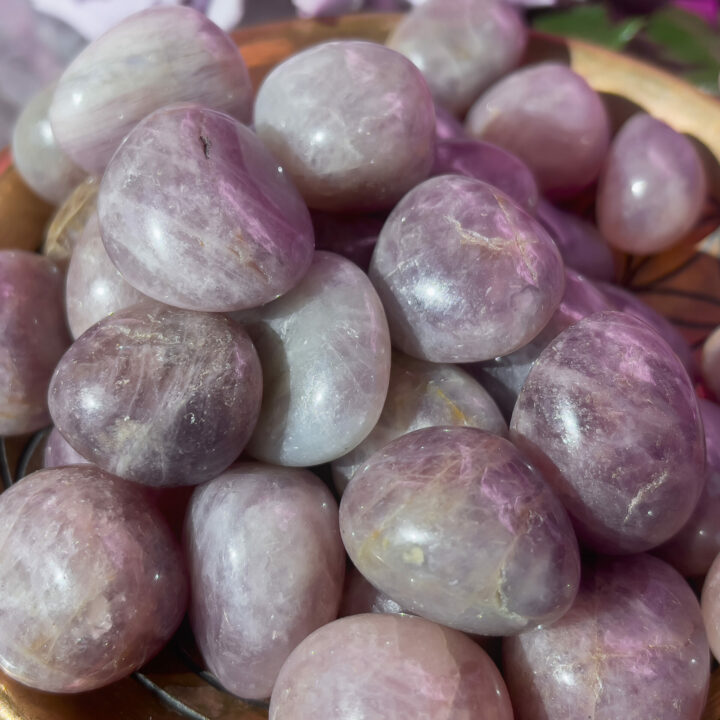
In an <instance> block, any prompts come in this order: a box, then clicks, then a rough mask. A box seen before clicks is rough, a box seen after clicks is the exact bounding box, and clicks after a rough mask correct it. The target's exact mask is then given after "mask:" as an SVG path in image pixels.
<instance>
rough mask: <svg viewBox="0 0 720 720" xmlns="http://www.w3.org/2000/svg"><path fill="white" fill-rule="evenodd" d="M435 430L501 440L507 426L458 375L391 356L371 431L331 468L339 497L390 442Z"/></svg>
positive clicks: (481, 393)
mask: <svg viewBox="0 0 720 720" xmlns="http://www.w3.org/2000/svg"><path fill="white" fill-rule="evenodd" d="M438 425H461V426H468V427H477V428H480V429H481V430H487V431H488V432H491V433H495V434H496V435H507V424H506V423H505V420H504V419H503V417H502V415H501V413H500V410H499V409H498V407H497V405H496V404H495V402H494V400H493V399H492V398H491V397H490V395H488V393H487V391H486V390H485V389H484V388H483V387H482V385H480V384H479V383H478V382H476V381H475V380H473V378H472V377H470V376H469V375H468V374H467V373H465V372H464V371H463V370H461V369H460V368H458V367H455V366H454V365H445V364H438V363H429V362H424V361H423V360H415V359H414V358H411V357H408V356H407V355H402V354H401V353H398V352H395V353H393V356H392V365H391V368H390V385H389V387H388V393H387V398H386V400H385V406H384V407H383V411H382V414H381V415H380V419H379V420H378V422H377V425H375V427H374V428H373V430H372V432H371V433H370V434H369V435H368V436H367V437H366V438H365V439H364V440H363V441H362V442H361V443H360V444H359V445H358V446H357V447H356V448H354V449H353V450H351V451H350V452H349V453H348V454H347V455H344V456H343V457H341V458H338V459H337V460H334V461H333V463H332V474H333V482H334V483H335V487H336V488H337V490H338V492H339V493H340V494H342V493H343V492H344V490H345V488H346V487H347V484H348V483H349V482H350V479H351V478H352V476H353V474H354V473H355V471H356V470H357V469H358V468H359V467H361V466H362V465H363V464H364V463H365V462H366V461H367V460H368V458H369V457H370V456H371V455H372V454H373V453H375V452H376V451H378V450H380V449H381V448H382V447H384V446H385V445H387V444H388V443H389V442H390V441H391V440H394V439H395V438H397V437H400V436H401V435H405V434H406V433H409V432H412V431H413V430H419V429H420V428H424V427H433V426H438Z"/></svg>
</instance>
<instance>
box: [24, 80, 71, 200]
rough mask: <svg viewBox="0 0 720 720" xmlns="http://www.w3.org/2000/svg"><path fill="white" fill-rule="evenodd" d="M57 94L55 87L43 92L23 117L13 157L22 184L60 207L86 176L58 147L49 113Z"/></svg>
mask: <svg viewBox="0 0 720 720" xmlns="http://www.w3.org/2000/svg"><path fill="white" fill-rule="evenodd" d="M54 90H55V86H54V85H51V86H50V87H47V88H45V90H41V91H40V92H39V93H38V94H37V95H35V97H33V98H32V99H31V100H30V102H28V104H27V105H26V106H25V108H24V110H23V111H22V113H20V117H19V118H18V119H17V120H16V122H15V129H14V130H13V137H12V154H13V163H14V164H15V167H16V168H17V171H18V172H19V173H20V175H21V176H22V178H23V180H24V181H25V182H26V183H27V184H28V185H29V186H30V187H31V188H32V189H33V190H34V191H35V192H36V193H37V194H38V195H40V197H41V198H43V199H44V200H47V201H48V202H49V203H52V204H53V205H58V204H59V203H61V202H62V201H63V200H64V199H65V198H66V197H67V195H69V194H70V192H71V191H72V190H73V188H74V187H75V186H76V185H77V184H78V183H79V182H80V181H81V180H82V179H83V177H85V172H84V171H83V170H81V169H80V168H79V167H77V165H75V163H73V162H72V160H70V158H69V157H68V156H67V155H66V154H65V153H64V152H63V151H62V150H61V149H60V148H59V147H58V144H57V142H56V140H55V135H54V133H53V131H52V128H51V127H50V120H49V119H48V109H49V107H50V101H51V100H52V96H53V92H54Z"/></svg>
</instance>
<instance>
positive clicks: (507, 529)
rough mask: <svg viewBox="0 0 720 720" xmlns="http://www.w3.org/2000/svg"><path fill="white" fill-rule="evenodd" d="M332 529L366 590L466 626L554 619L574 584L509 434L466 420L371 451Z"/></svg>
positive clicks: (564, 538) (509, 628)
mask: <svg viewBox="0 0 720 720" xmlns="http://www.w3.org/2000/svg"><path fill="white" fill-rule="evenodd" d="M528 518H532V522H528ZM340 531H341V533H342V537H343V542H344V543H345V547H346V549H347V551H348V554H349V555H350V559H351V560H352V561H353V563H354V564H355V566H356V567H357V568H358V570H360V572H361V573H362V574H363V575H364V576H365V577H366V578H367V579H368V580H369V581H370V582H371V583H372V584H373V585H374V586H375V587H377V588H378V589H380V590H382V591H383V592H384V593H387V595H389V596H390V597H391V598H393V600H395V601H396V602H397V603H399V604H400V605H401V606H402V607H403V608H405V609H406V610H407V611H408V612H413V613H416V614H418V615H422V616H423V617H426V618H428V619H430V620H434V621H435V622H439V623H442V624H443V625H447V626H449V627H454V628H457V629H458V630H464V631H465V632H470V633H478V634H482V635H509V634H512V633H516V632H521V631H522V630H525V629H527V628H529V627H533V626H535V625H537V624H539V623H550V622H553V621H554V620H557V618H559V617H561V616H562V614H563V613H564V612H565V611H566V610H567V609H568V608H569V607H570V604H571V603H572V601H573V598H574V597H575V593H576V591H577V587H578V582H579V576H580V559H579V554H578V547H577V541H576V539H575V534H574V533H573V530H572V527H571V525H570V521H569V519H568V517H567V515H566V514H565V511H564V509H563V507H562V505H561V504H560V502H559V500H558V499H557V498H556V497H555V495H554V494H553V493H552V491H551V490H550V489H549V487H548V485H547V484H546V483H545V481H544V479H543V478H542V476H541V475H540V474H539V473H538V472H537V471H536V470H535V469H534V468H533V467H532V466H531V465H530V464H529V463H528V462H527V460H526V459H525V457H524V456H523V455H522V454H521V453H520V452H519V451H518V450H517V449H516V448H515V447H514V446H513V445H512V444H511V443H510V442H508V441H507V440H505V439H504V438H501V437H499V436H497V435H492V434H490V433H488V432H485V431H483V430H478V429H476V428H463V427H450V428H425V429H423V430H416V431H415V432H413V433H410V434H408V435H403V436H402V437H400V438H398V439H397V440H393V441H392V442H391V443H389V444H388V445H386V446H385V447H384V448H383V449H382V450H380V451H378V452H377V453H375V455H373V456H372V457H371V458H370V459H369V460H368V461H367V462H366V463H365V464H364V465H363V466H362V467H361V468H360V469H359V470H358V471H357V472H356V473H355V475H354V476H353V479H352V481H351V482H350V484H349V485H348V487H347V489H346V490H345V494H344V495H343V497H342V501H341V503H340ZM468 548H472V551H470V552H469V551H468Z"/></svg>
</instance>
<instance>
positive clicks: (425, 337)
mask: <svg viewBox="0 0 720 720" xmlns="http://www.w3.org/2000/svg"><path fill="white" fill-rule="evenodd" d="M370 279H371V280H372V281H373V284H374V285H375V288H376V289H377V291H378V294H379V295H380V298H381V299H382V301H383V305H384V306H385V312H386V313H387V317H388V323H389V325H390V333H391V336H392V339H393V344H394V345H395V346H396V347H397V348H398V349H400V350H402V351H403V352H405V353H407V354H408V355H412V356H414V357H417V358H420V359H423V360H430V361H432V362H475V361H479V360H489V359H491V358H494V357H498V356H499V355H507V354H508V353H511V352H513V350H517V349H518V348H519V347H522V346H523V345H525V344H526V343H528V342H529V341H530V340H532V339H533V337H535V335H537V334H538V333H539V332H540V330H542V328H543V327H544V326H545V324H546V323H547V321H548V320H549V319H550V317H551V315H552V314H553V312H554V311H555V309H556V308H557V306H558V304H559V302H560V298H561V297H562V294H563V285H564V275H563V264H562V259H561V258H560V253H559V252H558V250H557V248H556V247H555V243H553V241H552V240H551V239H550V237H549V236H548V234H547V233H546V232H545V230H543V228H542V227H541V226H540V225H539V224H538V223H537V222H535V220H534V219H533V218H531V217H530V216H529V215H528V214H527V213H526V212H524V211H523V210H521V209H520V208H519V207H518V206H517V205H516V204H515V203H514V202H513V201H512V200H511V199H510V198H509V197H508V196H507V195H505V193H503V192H501V191H500V190H497V189H496V188H494V187H492V186H491V185H488V184H487V183H484V182H482V181H480V180H475V179H473V178H467V177H460V176H452V175H443V176H440V177H436V178H431V179H430V180H427V181H425V182H424V183H422V184H421V185H418V186H417V187H416V188H414V189H413V190H411V191H410V192H409V193H408V194H407V195H406V196H405V197H404V198H403V199H402V200H401V201H400V202H399V203H398V205H397V206H396V208H395V209H394V210H393V211H392V213H390V216H389V217H388V219H387V222H386V223H385V225H384V227H383V229H382V232H381V233H380V238H379V240H378V244H377V245H376V246H375V252H374V253H373V258H372V262H371V264H370Z"/></svg>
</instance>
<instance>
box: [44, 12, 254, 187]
mask: <svg viewBox="0 0 720 720" xmlns="http://www.w3.org/2000/svg"><path fill="white" fill-rule="evenodd" d="M176 102H197V103H201V104H203V105H207V106H208V107H212V108H215V109H217V110H222V111H224V112H227V113H229V114H230V115H232V116H234V117H236V118H237V119H238V120H240V121H242V122H247V121H249V120H250V114H251V107H252V86H251V84H250V78H249V76H248V72H247V67H246V66H245V62H244V61H243V58H242V56H241V55H240V53H239V51H238V49H237V47H236V46H235V44H234V43H233V41H232V39H231V38H230V37H229V36H228V35H226V34H225V33H224V32H223V31H222V30H221V29H220V28H219V27H218V26H217V25H215V24H214V23H213V22H211V21H210V20H208V19H207V18H206V17H205V16H204V15H203V14H202V13H200V12H198V11H197V10H194V9H192V8H186V7H159V8H152V9H150V10H145V11H144V12H141V13H135V14H134V15H131V16H130V17H128V18H126V19H125V20H123V21H122V22H121V23H119V24H118V25H116V26H115V27H114V28H112V29H111V30H109V31H108V32H107V33H105V35H102V36H101V37H100V38H98V39H97V40H95V41H94V42H93V43H91V44H90V45H89V46H88V47H86V48H85V49H84V50H83V51H82V52H81V53H80V55H78V56H77V57H76V58H75V60H73V62H72V63H70V65H69V66H68V68H67V69H66V70H65V72H64V73H63V74H62V76H61V77H60V80H59V81H58V85H57V89H56V90H55V96H54V98H53V101H52V104H51V106H50V122H51V123H52V129H53V132H54V133H55V137H56V138H57V141H58V143H59V144H60V147H61V148H62V149H63V150H64V151H65V152H66V153H67V154H68V155H69V156H70V158H71V159H72V160H73V161H74V162H75V163H76V164H77V165H79V166H80V167H82V168H83V169H84V170H85V171H87V172H88V173H89V174H91V175H101V174H102V172H103V170H104V169H105V166H106V165H107V164H108V162H109V160H110V158H111V156H112V154H113V153H114V152H115V150H116V149H117V147H118V145H120V142H121V141H122V139H123V138H124V137H125V135H127V134H128V132H129V131H130V130H131V129H132V128H133V127H134V126H135V124H136V123H138V122H139V121H140V120H142V119H143V118H144V117H145V116H146V115H148V114H149V113H151V112H152V111H153V110H157V109H158V108H161V107H163V106H164V105H169V104H170V103H176Z"/></svg>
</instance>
